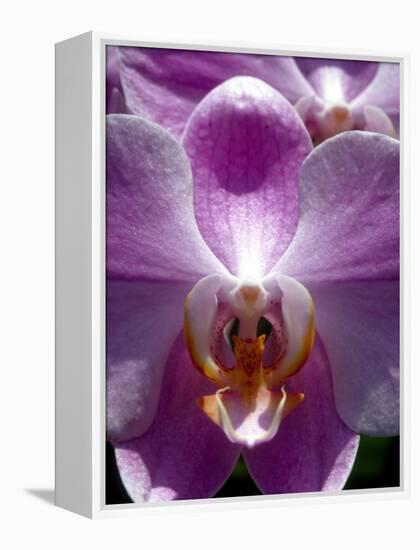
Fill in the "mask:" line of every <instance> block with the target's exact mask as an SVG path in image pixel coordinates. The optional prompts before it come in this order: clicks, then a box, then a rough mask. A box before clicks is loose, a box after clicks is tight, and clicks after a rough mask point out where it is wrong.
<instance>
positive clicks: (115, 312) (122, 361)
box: [106, 281, 190, 441]
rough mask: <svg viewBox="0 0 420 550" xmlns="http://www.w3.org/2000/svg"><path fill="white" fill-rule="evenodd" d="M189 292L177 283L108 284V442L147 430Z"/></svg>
mask: <svg viewBox="0 0 420 550" xmlns="http://www.w3.org/2000/svg"><path fill="white" fill-rule="evenodd" d="M189 289H190V288H189V286H188V285H185V284H180V283H178V284H176V283H158V282H136V281H108V282H107V317H106V329H107V349H106V352H107V385H106V389H107V406H106V410H107V435H108V438H109V439H111V440H113V441H123V440H126V439H131V438H133V437H138V436H140V435H142V434H143V432H144V431H145V430H146V429H147V428H148V427H149V426H150V424H151V422H152V420H153V418H154V415H155V413H156V408H157V405H158V401H159V395H160V388H161V381H162V375H163V372H164V369H165V365H166V361H167V357H168V354H169V351H170V349H171V347H172V345H173V343H174V341H175V339H176V337H177V335H178V334H179V332H180V331H181V329H182V312H183V301H184V299H185V297H186V295H187V293H188V291H189Z"/></svg>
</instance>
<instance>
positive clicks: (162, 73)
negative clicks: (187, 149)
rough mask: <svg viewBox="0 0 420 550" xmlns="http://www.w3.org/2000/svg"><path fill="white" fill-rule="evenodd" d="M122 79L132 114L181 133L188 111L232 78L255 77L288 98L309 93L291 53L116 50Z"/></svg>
mask: <svg viewBox="0 0 420 550" xmlns="http://www.w3.org/2000/svg"><path fill="white" fill-rule="evenodd" d="M119 51H120V56H121V79H122V83H123V87H124V91H125V95H126V98H127V103H128V107H129V109H130V111H131V112H133V113H135V114H138V115H141V116H144V117H146V118H150V119H151V120H153V121H154V122H157V123H158V124H160V125H162V126H163V127H164V128H166V129H168V130H170V131H171V132H173V133H174V134H175V135H176V136H180V135H181V134H182V132H183V130H184V127H185V124H186V122H187V120H188V117H189V116H190V114H191V112H192V110H193V109H194V107H195V106H196V105H197V103H198V102H199V101H200V100H201V99H202V98H203V97H204V96H205V95H206V94H207V93H208V92H209V91H210V90H212V89H213V88H214V87H215V86H218V85H219V84H221V83H222V82H224V81H225V80H227V79H229V78H232V77H234V76H254V77H257V78H260V79H262V80H264V81H266V82H267V83H268V84H270V85H271V86H273V87H274V88H276V89H277V90H279V91H280V92H282V93H283V94H284V95H285V96H286V97H287V98H288V99H289V100H291V101H293V102H294V101H297V99H298V98H299V97H302V96H304V95H307V94H308V93H310V92H311V88H310V86H309V84H308V83H307V82H306V80H305V78H304V77H303V76H302V74H301V73H300V71H299V70H298V69H297V67H296V65H295V63H294V61H293V59H292V58H290V57H280V56H270V55H254V54H236V53H222V52H206V51H193V50H171V49H157V48H128V47H121V48H119Z"/></svg>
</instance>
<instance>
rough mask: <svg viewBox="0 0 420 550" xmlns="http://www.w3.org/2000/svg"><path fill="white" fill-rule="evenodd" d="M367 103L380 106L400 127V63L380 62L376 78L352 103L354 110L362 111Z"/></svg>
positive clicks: (395, 124) (356, 111)
mask: <svg viewBox="0 0 420 550" xmlns="http://www.w3.org/2000/svg"><path fill="white" fill-rule="evenodd" d="M366 105H373V106H375V107H379V108H380V109H382V110H383V111H385V113H386V114H387V115H388V116H389V117H390V118H391V120H392V122H393V124H394V126H396V127H398V119H399V112H400V65H399V63H380V65H379V67H378V72H377V73H376V75H375V78H373V79H372V81H371V82H370V84H369V86H367V87H366V88H365V89H364V90H363V92H362V93H361V94H359V95H358V96H357V97H356V98H355V99H354V100H353V102H352V103H351V109H352V111H353V112H354V113H355V114H357V113H362V112H363V108H364V107H365V106H366Z"/></svg>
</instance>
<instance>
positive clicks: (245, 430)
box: [184, 275, 315, 447]
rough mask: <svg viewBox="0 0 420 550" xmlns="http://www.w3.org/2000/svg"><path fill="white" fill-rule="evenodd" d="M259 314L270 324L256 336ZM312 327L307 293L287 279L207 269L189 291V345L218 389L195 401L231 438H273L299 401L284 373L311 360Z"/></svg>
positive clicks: (248, 440) (186, 317) (241, 440)
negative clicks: (232, 275) (230, 275)
mask: <svg viewBox="0 0 420 550" xmlns="http://www.w3.org/2000/svg"><path fill="white" fill-rule="evenodd" d="M203 312H206V313H205V314H203ZM261 320H264V326H265V327H269V329H267V328H266V329H265V333H262V334H259V333H258V331H259V330H260V329H259V327H260V326H261ZM234 325H235V326H236V327H237V334H234V333H233V326H234ZM314 331H315V328H314V313H313V303H312V299H311V297H310V294H309V292H308V291H307V290H306V289H305V287H303V285H301V284H300V283H298V282H297V281H296V280H294V279H292V278H290V277H285V276H281V275H279V276H273V277H268V278H265V279H263V280H262V281H261V282H260V281H257V280H253V279H246V280H243V281H241V280H239V279H236V280H235V279H234V278H232V279H229V278H224V277H222V276H220V275H209V276H208V277H205V278H204V279H201V280H200V281H199V282H198V283H197V284H196V286H195V287H194V288H193V289H192V291H191V292H190V294H189V295H188V297H187V299H186V301H185V307H184V334H185V341H186V345H187V349H188V351H189V354H190V357H191V359H192V362H193V364H194V365H195V367H196V368H197V369H198V370H199V371H200V372H201V373H202V374H203V375H204V376H205V377H206V378H208V379H209V380H210V381H211V382H213V383H214V384H216V386H217V387H218V390H217V391H216V393H215V394H213V395H208V396H203V397H202V398H200V399H199V400H198V405H199V407H200V408H201V409H202V410H203V411H204V412H205V413H206V414H207V416H209V418H210V419H211V420H212V421H213V422H215V423H216V424H217V425H218V426H219V427H220V428H221V429H222V430H223V431H224V433H225V435H226V436H227V438H228V439H229V440H230V441H232V442H234V443H239V444H241V445H246V446H248V447H253V446H255V445H258V444H260V443H263V442H266V441H269V440H271V439H272V438H273V437H274V436H275V435H276V433H277V431H278V429H279V426H280V424H281V422H282V420H283V419H284V418H285V416H286V415H287V414H289V413H290V412H291V411H292V410H293V409H294V408H295V407H296V406H298V405H299V403H300V402H301V401H302V399H303V394H291V393H289V392H288V390H287V379H288V378H290V377H291V376H293V375H294V374H295V373H296V372H298V370H300V368H301V367H302V366H303V365H304V363H305V362H306V360H307V358H308V356H309V354H310V351H311V349H312V345H313V339H314Z"/></svg>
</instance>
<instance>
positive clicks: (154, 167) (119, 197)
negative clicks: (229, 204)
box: [106, 115, 226, 281]
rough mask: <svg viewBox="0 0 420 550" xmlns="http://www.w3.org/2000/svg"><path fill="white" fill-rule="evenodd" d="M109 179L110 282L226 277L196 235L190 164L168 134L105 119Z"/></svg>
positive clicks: (124, 118) (140, 123) (138, 122)
mask: <svg viewBox="0 0 420 550" xmlns="http://www.w3.org/2000/svg"><path fill="white" fill-rule="evenodd" d="M106 176H107V272H108V276H109V277H111V278H118V279H128V280H130V279H131V280H132V279H140V278H143V279H153V280H172V281H187V280H191V281H196V280H197V279H198V278H200V277H202V276H203V275H206V274H207V273H209V272H214V271H219V272H225V271H226V270H225V268H224V267H223V266H222V265H221V264H220V262H219V261H218V259H217V258H216V257H215V256H214V255H213V254H212V253H211V252H210V250H209V248H208V247H207V245H206V244H205V242H204V241H203V239H202V237H201V235H200V233H199V231H198V228H197V224H196V222H195V219H194V211H193V198H192V182H191V170H190V165H189V162H188V159H187V157H186V155H185V152H184V151H183V149H182V147H181V145H180V144H179V143H178V142H177V141H176V140H175V139H174V138H173V137H172V136H171V135H170V134H169V133H168V132H166V131H165V130H163V129H162V128H159V127H158V126H156V125H155V124H152V123H150V122H147V121H145V120H143V119H141V118H139V117H136V116H130V115H108V116H107V175H106Z"/></svg>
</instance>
